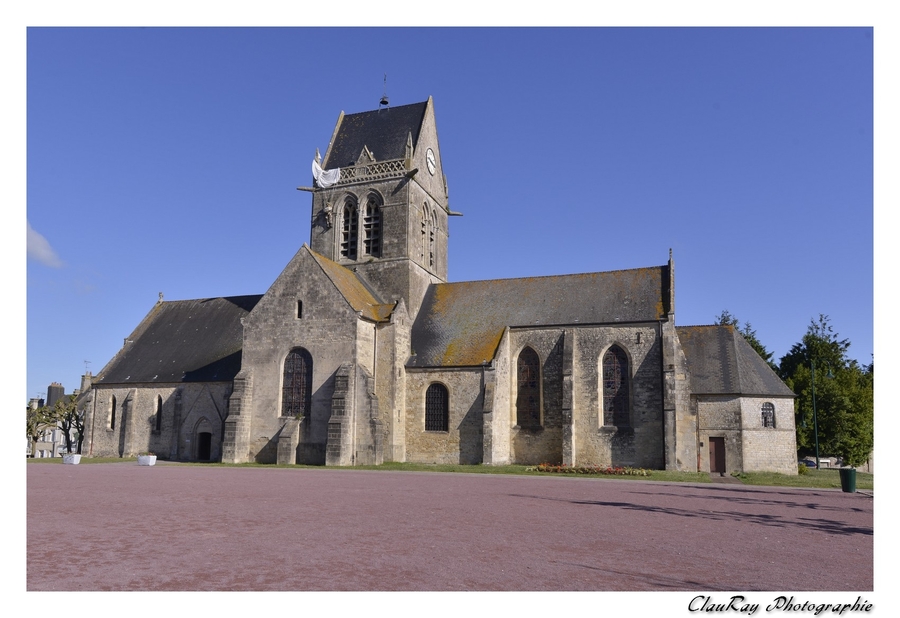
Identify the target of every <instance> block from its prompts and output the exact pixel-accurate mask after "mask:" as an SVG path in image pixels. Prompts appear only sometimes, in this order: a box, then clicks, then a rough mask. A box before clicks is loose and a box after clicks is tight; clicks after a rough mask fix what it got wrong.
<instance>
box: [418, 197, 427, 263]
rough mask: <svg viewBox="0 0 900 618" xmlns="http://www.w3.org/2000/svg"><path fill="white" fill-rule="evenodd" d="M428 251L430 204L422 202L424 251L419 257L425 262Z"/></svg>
mask: <svg viewBox="0 0 900 618" xmlns="http://www.w3.org/2000/svg"><path fill="white" fill-rule="evenodd" d="M427 252H428V204H422V251H421V253H420V254H419V257H420V258H421V260H422V264H425V254H426V253H427Z"/></svg>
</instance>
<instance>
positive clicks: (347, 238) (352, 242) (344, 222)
mask: <svg viewBox="0 0 900 618" xmlns="http://www.w3.org/2000/svg"><path fill="white" fill-rule="evenodd" d="M358 231H359V221H358V212H357V209H356V201H354V200H353V198H350V197H348V198H347V199H346V200H345V201H344V209H343V211H342V212H341V257H342V258H347V259H348V260H355V259H356V242H357V239H356V236H357V234H358Z"/></svg>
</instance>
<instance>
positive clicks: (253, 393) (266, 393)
mask: <svg viewBox="0 0 900 618" xmlns="http://www.w3.org/2000/svg"><path fill="white" fill-rule="evenodd" d="M298 302H302V303H303V312H302V316H300V317H298V310H297V308H298ZM374 328H375V326H374V324H371V323H367V322H365V321H364V320H361V319H360V318H359V317H358V316H357V314H356V312H355V311H354V310H353V309H352V307H351V306H350V305H349V304H348V303H347V301H346V300H345V299H344V297H343V296H342V295H341V294H340V292H338V290H337V289H336V288H335V286H334V284H333V283H332V282H331V280H330V279H328V278H327V277H326V276H325V274H324V273H323V272H322V269H321V268H320V267H319V265H318V263H316V261H315V259H314V258H313V257H312V255H311V254H310V252H309V251H308V250H307V249H306V248H305V247H304V248H302V249H301V250H300V251H299V252H298V253H297V255H295V256H294V258H293V259H292V260H291V262H290V263H289V264H288V265H287V266H286V267H285V269H284V271H283V272H282V273H281V275H280V276H279V277H278V279H277V280H276V281H275V283H273V284H272V286H271V287H270V288H269V290H268V291H267V292H266V294H265V296H263V298H262V299H261V300H260V301H259V303H257V305H256V307H255V308H254V309H253V311H252V312H250V315H249V316H248V317H247V318H246V319H245V321H244V343H243V353H242V363H241V365H242V371H241V374H245V375H252V389H250V390H249V392H248V395H247V397H246V398H249V399H250V401H243V402H242V403H241V406H240V408H241V412H240V413H241V415H245V414H249V415H250V418H251V427H250V430H249V435H248V436H247V442H248V443H247V444H244V445H238V446H237V447H236V452H235V461H236V462H242V461H257V462H260V463H274V462H275V461H276V457H277V441H278V435H279V432H280V431H281V429H282V427H283V426H284V425H285V423H286V422H287V420H288V419H287V418H285V417H283V416H282V410H281V402H282V397H281V388H282V380H283V374H284V360H285V358H286V357H287V355H288V353H289V352H290V351H291V350H293V349H294V348H303V349H305V350H306V351H308V352H309V353H310V355H311V357H312V361H313V378H312V382H313V386H312V397H311V399H312V409H311V415H310V418H309V419H306V420H305V421H304V422H303V423H302V424H301V425H300V435H299V446H298V462H299V463H307V464H323V463H325V443H326V440H327V432H328V420H329V418H330V416H331V397H332V394H333V391H334V374H335V372H336V371H337V369H338V367H340V366H341V364H343V363H345V362H348V361H349V362H354V363H355V362H362V363H363V364H364V365H369V366H371V365H372V364H373V362H374V361H373V359H374V349H373V347H372V346H373V341H374ZM361 335H363V336H362V339H363V340H364V341H365V344H366V345H365V346H363V347H362V348H361V347H360V346H359V345H358V339H359V338H361ZM239 377H240V376H239Z"/></svg>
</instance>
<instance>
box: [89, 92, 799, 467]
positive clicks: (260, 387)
mask: <svg viewBox="0 0 900 618" xmlns="http://www.w3.org/2000/svg"><path fill="white" fill-rule="evenodd" d="M312 176H313V181H312V183H311V186H310V187H300V189H303V190H305V191H308V192H310V193H311V194H312V216H311V219H310V242H309V244H308V245H307V244H304V245H303V246H302V247H300V250H299V251H298V252H297V253H296V255H295V256H294V257H293V259H291V261H290V262H289V263H288V264H287V266H285V268H284V270H283V271H282V273H281V274H280V275H279V276H278V278H277V279H276V280H275V281H274V282H273V283H272V285H271V286H270V287H269V289H268V290H267V291H266V292H265V294H262V295H255V296H239V297H223V298H204V299H197V300H178V301H164V300H163V298H162V295H160V299H159V302H158V303H156V305H155V306H154V307H153V308H152V309H151V310H150V312H149V313H148V314H147V316H146V317H145V318H144V319H143V321H142V322H141V323H140V324H139V325H138V326H137V328H136V329H135V330H134V332H132V333H131V334H130V335H129V336H128V337H127V338H126V339H125V343H124V345H123V347H122V348H121V350H119V352H118V353H117V354H116V355H115V356H114V357H113V358H112V360H110V361H109V363H108V364H107V365H106V366H105V367H104V368H103V369H102V370H101V371H100V372H99V373H98V374H97V375H96V376H90V375H87V376H85V379H84V380H83V385H82V387H83V388H82V391H83V394H82V396H81V398H80V400H79V404H80V405H81V406H82V408H83V409H84V410H85V413H86V430H85V432H86V436H85V441H84V452H85V454H86V455H88V456H95V457H97V456H120V457H127V456H133V455H135V454H137V453H139V452H143V451H150V452H154V453H156V454H157V455H158V456H159V457H161V458H162V459H171V460H186V461H222V462H233V463H240V462H262V463H279V464H318V465H327V466H348V465H363V464H381V463H382V462H386V461H398V462H423V463H463V464H486V465H499V464H509V463H518V464H537V463H542V462H549V463H565V464H567V465H601V466H632V467H642V468H650V469H670V470H689V471H710V472H723V473H730V472H733V471H762V470H770V471H777V472H783V473H788V474H796V472H797V457H796V444H795V433H794V394H793V393H792V392H791V391H790V390H789V389H788V388H787V386H786V385H785V384H784V383H783V382H781V380H779V378H778V377H777V376H776V375H775V373H773V372H772V370H771V369H770V368H769V367H768V365H767V364H766V363H765V362H764V361H763V360H762V359H761V358H760V357H759V355H757V354H756V353H755V352H754V350H753V349H752V348H751V347H750V345H749V344H748V343H747V342H746V341H744V339H743V338H742V337H741V336H740V334H738V333H737V332H736V331H735V330H734V329H733V328H732V327H729V326H686V327H676V326H675V269H674V263H673V259H672V255H671V252H670V253H669V258H668V261H667V262H666V263H665V264H662V265H659V266H651V267H647V268H635V269H631V270H619V271H611V272H595V273H583V274H572V275H560V276H549V277H547V276H545V277H527V278H521V279H500V280H487V281H465V282H456V283H452V282H448V281H447V264H448V260H449V258H450V256H449V255H448V252H447V238H448V230H449V222H450V219H451V217H453V216H454V215H458V214H459V213H456V212H453V211H452V210H451V209H450V204H449V202H448V197H447V196H448V193H447V180H446V177H445V175H444V172H443V160H442V158H441V150H440V147H439V144H438V132H437V126H436V123H435V113H434V104H433V101H432V100H431V99H430V98H429V99H428V100H427V101H425V102H422V103H415V104H412V105H403V106H399V107H382V108H379V109H377V110H374V111H367V112H362V113H355V114H343V113H341V114H340V116H339V117H338V121H337V125H336V126H335V128H334V132H333V134H332V137H331V141H330V143H329V145H328V149H327V151H326V153H325V156H324V158H320V157H319V153H318V152H317V153H316V160H315V162H314V163H313V164H312Z"/></svg>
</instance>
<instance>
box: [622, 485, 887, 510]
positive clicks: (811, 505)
mask: <svg viewBox="0 0 900 618" xmlns="http://www.w3.org/2000/svg"><path fill="white" fill-rule="evenodd" d="M697 489H699V488H697ZM702 490H703V494H685V493H676V492H666V491H632V492H630V493H633V494H638V495H647V496H673V497H677V498H700V499H708V500H726V501H728V502H730V503H737V504H754V505H764V506H765V505H768V506H777V507H785V508H800V509H811V510H814V511H834V512H837V513H845V512H848V511H849V512H856V513H865V512H867V511H870V510H871V508H862V507H856V506H844V505H842V506H834V505H830V504H819V503H816V502H813V501H808V502H801V501H798V500H797V499H796V498H797V493H796V492H790V491H771V490H765V489H744V488H739V487H722V486H711V487H707V486H703V487H702ZM767 495H772V496H791V497H792V498H794V499H793V500H781V499H778V498H767V497H764V496H767ZM806 495H808V496H810V497H813V498H816V497H820V496H823V495H824V494H822V493H819V492H814V493H809V494H806ZM858 496H859V499H860V500H863V501H864V502H863V503H864V504H868V505H869V506H870V507H871V502H870V500H871V499H872V496H871V495H869V494H858Z"/></svg>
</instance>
